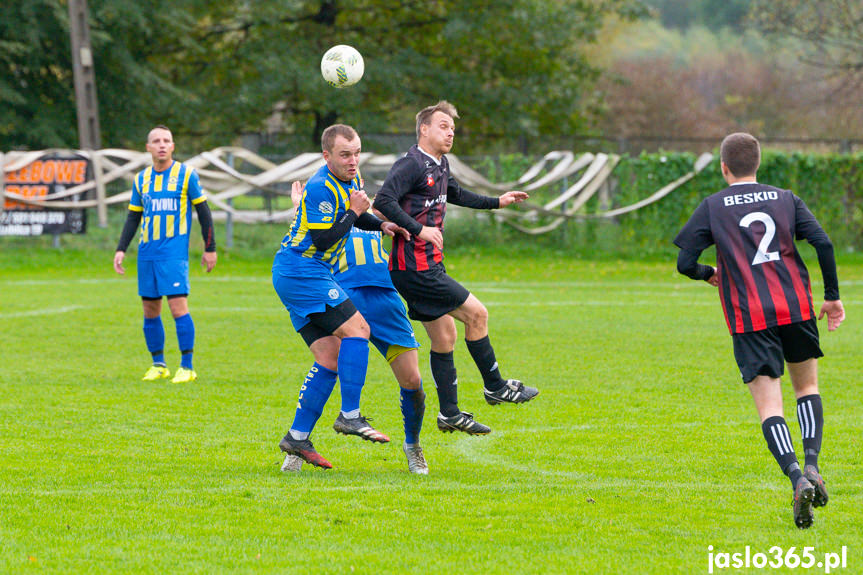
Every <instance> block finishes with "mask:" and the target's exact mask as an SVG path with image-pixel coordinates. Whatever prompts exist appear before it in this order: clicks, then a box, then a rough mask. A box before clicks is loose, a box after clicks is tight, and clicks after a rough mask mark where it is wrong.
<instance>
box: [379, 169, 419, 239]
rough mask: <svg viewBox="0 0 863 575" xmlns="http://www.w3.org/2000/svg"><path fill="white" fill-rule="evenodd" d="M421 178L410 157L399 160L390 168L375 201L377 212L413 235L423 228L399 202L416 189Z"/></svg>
mask: <svg viewBox="0 0 863 575" xmlns="http://www.w3.org/2000/svg"><path fill="white" fill-rule="evenodd" d="M419 177H422V173H421V172H420V170H419V169H418V165H417V163H416V161H415V160H414V159H413V158H410V157H408V156H404V157H402V158H399V159H398V160H396V163H395V164H393V167H392V168H390V172H389V173H388V174H387V177H386V179H385V180H384V183H383V185H382V186H381V189H380V190H379V191H378V193H377V194H376V195H375V200H374V208H375V209H376V210H378V211H380V213H382V214H383V215H384V217H385V218H386V219H388V220H389V221H391V222H394V223H396V224H397V225H399V226H401V227H403V228H405V229H406V230H407V231H409V232H410V233H411V234H412V235H416V234H418V233H420V232H421V231H422V229H423V226H422V224H421V223H419V222H418V221H416V220H415V219H414V217H413V215H412V214H409V213H407V212H406V211H404V210H403V209H402V207H401V205H399V202H400V201H401V199H402V198H403V197H404V196H405V195H406V194H408V193H409V192H410V191H411V190H413V189H414V188H415V187H416V182H417V179H418V178H419Z"/></svg>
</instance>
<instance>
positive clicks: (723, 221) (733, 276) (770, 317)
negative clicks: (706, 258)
mask: <svg viewBox="0 0 863 575" xmlns="http://www.w3.org/2000/svg"><path fill="white" fill-rule="evenodd" d="M823 233H824V232H823V230H822V229H821V226H820V224H819V223H818V221H817V220H816V219H815V216H813V215H812V213H811V212H810V211H809V209H808V208H807V207H806V204H805V203H804V202H803V200H801V199H800V198H798V197H797V196H796V195H794V194H793V193H791V192H790V191H788V190H781V189H779V188H774V187H772V186H767V185H762V184H756V183H751V184H741V185H734V186H730V187H728V188H726V189H725V190H722V191H721V192H719V193H716V194H713V195H711V196H709V197H708V198H706V199H705V200H704V201H703V202H702V203H701V205H699V206H698V208H697V209H696V210H695V212H694V213H693V214H692V217H691V218H690V220H689V221H688V222H687V223H686V225H685V226H684V227H683V229H682V230H681V231H680V233H679V234H678V236H677V237H676V238H675V240H674V243H675V244H676V245H677V246H678V247H680V248H683V249H688V250H692V251H695V252H699V253H700V252H701V251H703V250H704V249H706V248H707V247H709V246H710V245H712V244H716V261H717V273H718V274H719V280H720V283H719V297H720V300H721V302H722V308H723V311H724V312H725V319H726V322H727V323H728V329H729V331H730V332H731V333H732V334H738V333H745V332H751V331H758V330H762V329H766V328H769V327H774V326H778V325H787V324H790V323H796V322H800V321H806V320H808V319H810V318H812V317H814V315H815V314H814V311H813V307H812V291H811V287H810V284H809V272H808V271H807V269H806V265H805V264H804V263H803V260H802V258H801V257H800V254H799V252H798V251H797V247H796V245H795V243H794V240H795V238H796V239H808V240H811V239H812V238H813V237H815V236H816V235H817V234H821V235H823Z"/></svg>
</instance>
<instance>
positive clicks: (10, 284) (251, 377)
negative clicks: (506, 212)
mask: <svg viewBox="0 0 863 575" xmlns="http://www.w3.org/2000/svg"><path fill="white" fill-rule="evenodd" d="M262 229H264V230H266V231H265V232H260V233H261V235H269V236H270V238H269V240H270V245H271V246H275V245H276V244H277V242H278V240H279V239H280V237H281V233H282V231H283V229H281V228H279V227H276V226H273V227H263V228H262ZM118 233H119V225H117V226H115V227H114V228H112V229H110V230H99V229H98V228H95V227H94V228H93V229H92V230H91V233H90V234H89V235H88V236H86V237H83V238H70V237H64V238H63V242H62V243H63V245H64V246H66V247H64V249H62V250H53V249H51V248H50V245H49V244H46V240H45V239H39V240H36V241H35V242H26V241H23V240H12V239H8V238H0V322H2V326H3V327H2V330H0V350H2V352H0V353H2V364H3V367H2V370H0V398H2V399H0V572H2V573H7V572H8V573H27V572H37V573H106V572H111V573H227V572H230V573H320V572H328V573H349V572H356V573H373V574H377V573H437V572H445V573H450V572H466V573H472V574H483V573H706V572H707V561H708V546H711V545H712V546H713V548H714V552H729V553H735V552H743V551H744V550H745V547H746V546H750V547H751V549H752V552H753V553H755V552H763V553H767V552H768V550H769V549H770V548H771V547H773V546H779V547H781V548H782V549H783V551H787V550H788V549H789V548H791V547H792V546H793V547H796V548H797V552H798V554H799V553H801V552H802V549H803V547H804V546H810V547H814V548H815V553H816V556H817V557H818V558H819V559H820V556H821V554H823V553H825V552H839V551H841V548H842V546H847V549H848V566H847V569H846V570H845V571H844V572H846V573H859V572H861V570H863V554H861V551H863V533H861V529H860V509H861V508H863V489H861V483H860V479H859V478H860V477H861V474H863V457H861V450H860V447H859V441H860V437H861V431H863V429H861V428H863V423H861V422H863V404H861V402H860V394H859V391H858V389H857V384H858V382H859V379H860V373H861V371H863V370H861V368H863V360H861V355H863V354H860V349H861V347H863V336H861V332H860V330H859V329H858V327H857V326H858V319H857V318H859V317H860V316H861V314H863V305H861V303H863V298H861V285H863V264H861V262H859V261H845V260H843V261H842V262H841V265H840V279H841V282H842V284H841V286H842V296H843V301H844V303H845V306H846V310H847V312H848V318H849V319H848V320H847V322H846V324H845V325H843V326H842V328H841V329H840V330H839V331H838V332H836V333H830V334H827V333H826V329H825V330H824V331H823V332H822V344H823V348H824V350H825V353H826V355H827V357H826V358H825V359H824V360H823V361H822V363H821V379H822V394H823V396H824V403H825V410H826V420H827V422H826V428H825V437H824V450H823V456H822V469H823V471H824V473H825V476H826V478H827V480H828V482H829V487H830V490H831V501H830V504H829V506H828V507H827V508H826V509H824V510H819V511H818V512H817V520H816V525H815V526H814V527H813V528H812V529H810V530H808V531H798V530H797V529H796V528H795V527H794V525H793V522H792V521H791V506H790V496H791V493H790V488H789V486H788V482H787V480H786V479H785V478H784V477H783V476H782V475H781V473H780V472H779V470H778V468H777V466H776V464H775V462H774V461H773V459H772V457H771V455H770V453H769V452H768V450H767V448H766V446H765V444H764V441H763V439H762V437H761V431H760V427H759V425H758V422H757V416H756V413H755V409H754V407H753V406H752V402H751V399H750V398H749V395H748V393H747V391H746V388H745V387H744V386H743V385H741V384H740V383H739V376H738V374H737V371H736V367H735V364H734V361H733V357H732V353H731V340H730V337H729V336H728V333H727V330H726V328H725V323H724V320H723V319H722V315H721V311H720V308H719V303H718V298H717V297H716V292H715V290H714V289H712V288H710V287H709V286H707V285H706V284H704V283H696V282H692V281H690V280H688V279H686V278H683V277H681V276H678V275H677V274H676V272H675V271H674V266H673V260H668V261H654V262H647V263H642V262H637V261H611V260H607V261H599V262H591V261H580V260H577V259H574V258H569V257H566V256H565V255H562V254H560V253H556V254H551V255H549V254H544V253H542V252H538V251H535V252H533V253H531V255H530V257H526V256H527V254H529V253H530V252H529V250H528V249H527V248H525V247H524V246H522V247H520V248H518V249H517V250H516V252H517V253H518V255H519V257H517V258H508V257H507V255H506V250H507V247H506V246H499V247H498V248H496V249H490V248H489V249H484V248H477V247H473V248H471V249H459V246H458V245H456V244H453V245H451V246H449V247H448V257H447V265H448V269H449V271H450V273H451V274H452V275H453V276H454V277H456V278H458V279H460V280H462V281H463V283H465V285H467V286H468V287H469V288H470V289H471V290H472V291H473V292H474V293H475V294H476V295H477V296H478V297H479V298H480V299H481V300H482V301H483V302H484V303H485V304H486V306H487V307H488V309H489V311H490V315H491V321H490V324H491V325H490V328H491V338H492V343H493V344H494V346H495V349H496V352H497V356H498V359H499V361H500V364H501V366H502V369H503V372H504V374H505V375H507V376H513V377H519V378H522V379H524V380H525V381H526V382H528V383H529V384H531V385H536V386H537V387H539V388H540V390H541V395H540V396H539V397H538V398H537V399H536V400H535V401H534V402H532V403H530V404H527V405H522V406H512V405H504V406H496V407H491V406H488V405H486V404H485V402H484V401H483V400H482V396H481V381H480V378H479V376H478V373H477V372H476V369H475V367H474V366H473V364H472V363H471V361H470V358H469V354H468V353H467V350H466V348H465V346H464V342H463V341H460V342H459V343H458V345H457V347H456V360H457V366H458V369H459V374H460V386H459V387H460V389H461V405H462V408H463V409H465V410H467V411H472V412H474V414H475V415H476V416H477V419H478V420H480V421H481V422H483V423H486V424H488V425H490V426H491V427H492V429H493V433H492V434H491V435H489V436H487V437H467V436H463V435H449V434H447V435H444V434H441V433H439V432H438V431H437V429H436V428H435V425H434V416H435V414H436V413H437V410H436V404H437V397H436V395H435V392H434V389H433V385H432V383H431V375H430V373H429V369H428V359H427V357H428V356H427V350H428V340H427V338H426V337H425V334H424V333H421V332H422V329H421V327H420V326H419V325H417V326H416V327H417V329H418V336H419V338H420V340H421V343H422V345H423V350H422V351H421V355H420V357H421V360H420V362H421V365H420V368H421V371H422V373H423V376H424V378H425V380H426V390H427V392H428V411H427V414H426V420H425V427H424V431H423V436H422V437H423V444H424V447H425V450H426V456H427V459H428V461H429V465H430V468H431V474H430V475H429V476H428V477H415V476H411V475H410V474H408V473H407V471H406V465H405V462H404V457H403V455H402V453H401V449H400V444H401V440H402V431H401V420H400V412H399V408H398V388H397V385H396V383H395V382H394V380H393V377H392V374H391V373H390V372H389V369H388V367H387V366H386V363H385V362H384V361H383V360H382V359H381V358H380V357H379V356H377V354H376V353H375V354H373V356H372V358H371V360H370V371H369V377H368V383H367V387H366V390H365V392H364V395H363V406H364V409H363V410H364V412H365V413H366V414H367V415H371V416H373V417H374V424H375V425H376V426H377V427H378V428H379V429H381V430H382V431H384V432H386V433H388V434H389V435H390V436H391V437H392V438H393V442H392V443H391V444H388V445H376V444H370V443H368V442H361V441H359V440H357V439H356V438H347V437H345V436H341V435H336V434H335V433H334V432H333V431H332V430H331V428H330V425H331V423H332V421H333V420H334V419H335V417H336V414H337V411H338V394H337V393H335V394H334V396H333V399H332V400H331V401H330V403H329V404H328V406H327V408H326V411H325V413H324V415H323V417H322V419H321V421H320V423H319V425H318V429H317V431H316V432H315V434H314V436H313V439H314V440H315V444H316V446H317V447H318V448H319V449H320V451H321V452H322V453H323V454H324V455H325V456H326V457H328V458H329V459H330V460H331V461H332V462H333V463H334V464H335V469H333V470H331V471H322V470H316V469H315V470H313V469H310V468H308V466H307V467H305V468H304V470H303V471H302V472H301V473H299V474H282V473H280V471H279V465H280V463H281V460H282V456H281V455H280V453H279V451H278V447H277V443H278V441H279V439H280V438H281V437H282V435H283V434H284V433H285V431H286V429H287V427H288V425H289V423H290V421H291V418H292V416H293V408H294V405H295V402H296V395H297V391H298V388H299V384H300V382H301V381H302V379H303V377H304V376H305V373H306V371H307V369H308V366H309V365H310V363H311V356H310V354H309V353H308V350H307V349H306V348H305V346H304V344H303V343H302V341H301V339H300V338H299V337H298V336H297V335H296V334H295V333H294V332H293V331H292V329H291V327H290V322H289V320H288V314H287V312H285V311H284V309H283V308H282V307H281V305H280V303H279V301H278V298H277V297H276V295H275V292H274V291H273V288H272V286H271V284H270V274H269V269H270V265H271V261H272V258H271V254H272V250H271V249H269V248H267V249H264V248H262V247H260V246H258V244H257V243H256V242H259V241H262V239H261V238H258V239H252V240H249V239H242V242H245V243H242V245H243V246H244V247H243V249H237V250H235V251H234V252H231V253H223V254H222V255H221V256H220V258H221V259H220V261H219V265H218V266H217V268H216V271H215V272H214V273H213V274H211V275H209V276H207V275H205V274H203V273H202V272H201V271H200V269H199V268H196V269H195V271H194V272H193V277H192V290H193V291H192V296H191V299H190V306H191V310H192V314H193V317H194V319H195V322H196V328H197V345H196V353H195V366H196V369H197V371H198V373H199V380H198V381H197V382H196V383H195V384H193V385H185V386H175V385H171V384H170V383H156V384H145V383H142V382H140V381H139V378H140V376H141V375H142V374H143V372H144V370H145V369H146V367H147V364H148V361H147V360H148V356H147V352H146V350H145V347H144V342H143V337H142V334H141V310H140V303H139V300H138V298H137V296H136V284H135V279H134V278H135V266H134V257H131V256H130V257H129V258H127V262H128V264H129V265H128V266H127V269H128V272H127V276H126V277H122V278H121V277H119V276H117V275H116V274H114V272H113V271H112V270H111V267H110V261H111V256H112V253H113V243H114V241H115V237H114V236H115V234H118ZM256 246H258V247H256ZM810 268H814V269H813V272H814V273H813V275H814V276H815V277H816V278H818V277H820V276H819V274H818V273H817V263H815V261H814V259H810ZM820 290H821V286H820V284H816V285H814V286H813V291H814V292H815V293H816V295H817V294H819V293H820ZM166 307H167V306H166ZM164 319H165V327H166V332H167V335H168V337H167V345H166V350H167V359H168V361H169V364H170V367H171V368H172V369H174V368H175V367H176V365H177V364H178V361H179V359H178V352H177V351H176V347H175V346H176V338H175V335H174V333H173V322H172V321H171V319H170V316H169V315H168V313H167V310H165V317H164ZM785 388H786V389H785V394H786V395H785V397H786V414H787V417H788V419H789V425H790V427H791V429H792V434H793V435H794V436H795V441H796V447H797V449H798V453H799V452H800V451H801V444H800V439H799V433H798V431H797V429H798V428H797V423H796V418H795V416H794V415H793V413H794V412H793V408H792V406H793V395H792V393H791V390H790V385H787V382H786V386H785ZM855 445H856V446H857V447H855ZM800 571H805V572H811V573H819V572H822V570H819V569H817V568H813V569H811V570H802V569H798V571H797V572H800ZM715 572H717V573H722V572H726V573H741V572H747V571H745V570H733V569H725V570H716V571H715ZM749 572H753V573H762V572H771V573H774V572H782V570H776V569H762V570H755V569H753V570H751V571H749ZM834 572H836V573H841V572H843V571H842V570H836V571H834Z"/></svg>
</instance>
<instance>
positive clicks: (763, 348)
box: [731, 319, 824, 383]
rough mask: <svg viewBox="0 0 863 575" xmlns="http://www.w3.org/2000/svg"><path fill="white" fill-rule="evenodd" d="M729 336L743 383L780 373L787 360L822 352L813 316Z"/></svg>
mask: <svg viewBox="0 0 863 575" xmlns="http://www.w3.org/2000/svg"><path fill="white" fill-rule="evenodd" d="M731 340H732V341H733V342H734V359H736V360H737V367H739V368H740V375H741V377H743V383H749V382H750V381H752V380H753V379H755V376H758V375H766V376H768V377H775V378H779V377H782V374H784V373H785V362H786V361H787V362H790V363H799V362H801V361H806V360H807V359H812V358H817V357H822V356H823V355H824V353H823V352H822V351H821V347H820V346H819V344H818V324H817V323H816V322H815V320H814V319H809V320H806V321H801V322H797V323H792V324H789V325H780V326H776V327H769V328H767V329H762V330H759V331H752V332H748V333H738V334H734V335H732V336H731Z"/></svg>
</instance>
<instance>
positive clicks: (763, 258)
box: [740, 212, 779, 266]
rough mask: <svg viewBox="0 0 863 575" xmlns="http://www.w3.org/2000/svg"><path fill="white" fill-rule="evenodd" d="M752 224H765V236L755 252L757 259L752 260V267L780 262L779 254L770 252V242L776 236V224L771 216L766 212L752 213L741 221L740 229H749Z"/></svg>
mask: <svg viewBox="0 0 863 575" xmlns="http://www.w3.org/2000/svg"><path fill="white" fill-rule="evenodd" d="M752 222H761V223H762V224H764V236H763V237H762V238H761V241H760V242H759V243H758V251H756V252H755V258H754V259H753V260H752V265H754V266H757V265H759V264H763V263H766V262H775V261H779V252H768V251H767V250H768V249H769V248H770V242H772V241H773V236H775V235H776V223H775V222H774V221H773V218H771V217H770V216H769V215H767V214H765V213H764V212H752V213H751V214H746V216H745V217H744V218H743V219H742V220H740V227H742V228H748V227H749V226H750V225H751V224H752Z"/></svg>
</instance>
